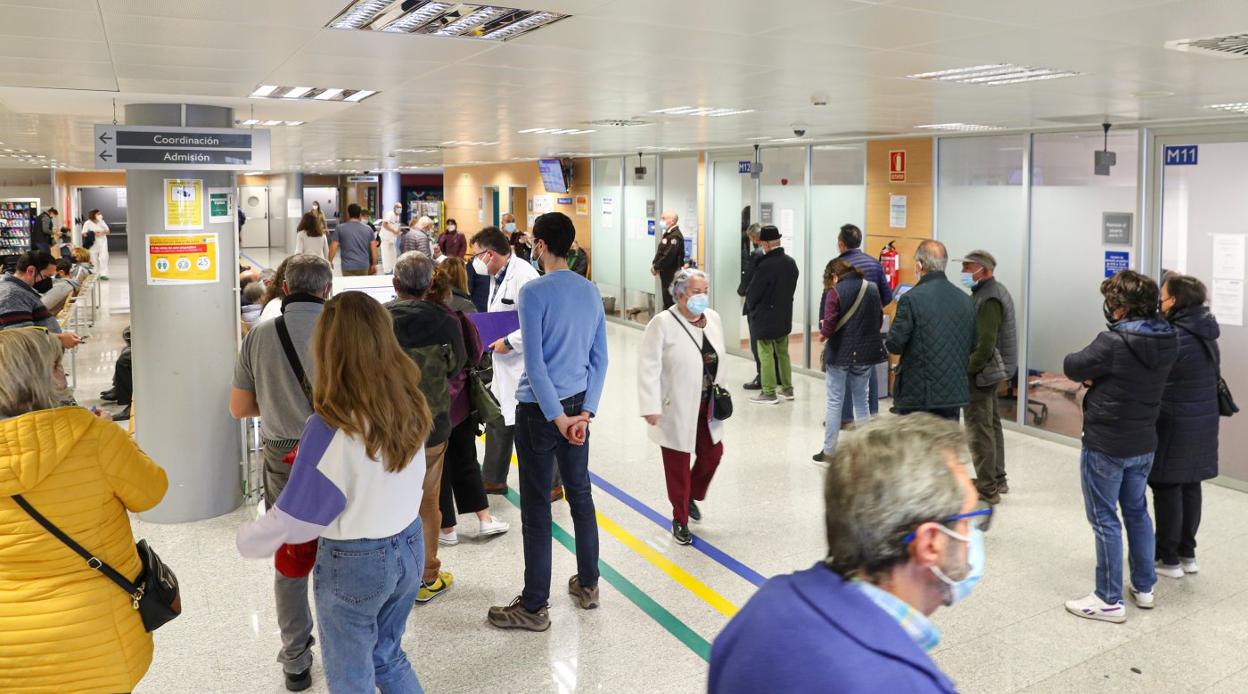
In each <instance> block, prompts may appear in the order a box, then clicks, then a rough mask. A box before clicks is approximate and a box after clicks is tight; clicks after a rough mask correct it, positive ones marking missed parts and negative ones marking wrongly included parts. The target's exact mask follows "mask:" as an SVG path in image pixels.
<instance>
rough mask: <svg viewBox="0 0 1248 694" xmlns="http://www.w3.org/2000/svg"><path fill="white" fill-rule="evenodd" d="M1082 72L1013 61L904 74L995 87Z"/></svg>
mask: <svg viewBox="0 0 1248 694" xmlns="http://www.w3.org/2000/svg"><path fill="white" fill-rule="evenodd" d="M1083 74H1084V73H1082V72H1075V71H1073V70H1055V69H1053V68H1047V67H1030V66H1027V65H1015V64H1013V63H991V64H988V65H974V66H971V67H959V68H952V69H949V70H937V71H935V72H919V73H915V74H913V75H906V77H907V78H908V79H912V80H931V81H935V82H961V83H963V84H981V85H985V86H989V87H996V86H1000V85H1003V84H1017V83H1019V82H1037V81H1041V80H1053V79H1061V78H1063V77H1079V76H1082V75H1083Z"/></svg>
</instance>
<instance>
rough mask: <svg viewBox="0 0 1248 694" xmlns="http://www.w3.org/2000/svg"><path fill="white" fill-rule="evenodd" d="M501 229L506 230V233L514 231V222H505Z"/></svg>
mask: <svg viewBox="0 0 1248 694" xmlns="http://www.w3.org/2000/svg"><path fill="white" fill-rule="evenodd" d="M503 231H506V232H507V233H508V234H514V233H516V223H515V222H507V223H506V224H504V225H503Z"/></svg>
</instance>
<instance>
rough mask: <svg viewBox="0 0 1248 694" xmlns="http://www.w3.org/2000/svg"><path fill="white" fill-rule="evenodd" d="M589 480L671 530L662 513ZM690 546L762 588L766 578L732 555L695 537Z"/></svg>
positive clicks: (592, 476) (593, 477)
mask: <svg viewBox="0 0 1248 694" xmlns="http://www.w3.org/2000/svg"><path fill="white" fill-rule="evenodd" d="M589 479H590V480H591V481H592V482H593V483H594V484H595V485H597V486H598V487H599V488H601V489H602V490H603V491H605V492H606V493H608V494H610V495H611V496H613V497H615V498H616V499H617V500H619V501H620V503H622V504H624V505H625V506H628V507H629V508H631V509H633V510H634V511H636V512H637V513H640V514H641V515H643V516H645V517H646V518H649V519H650V520H652V521H654V523H655V524H656V525H658V526H659V527H660V528H663V529H664V530H671V528H672V521H671V519H669V518H667V517H665V516H664V515H663V514H662V513H659V512H658V511H655V510H654V509H652V508H650V507H649V506H647V505H645V504H644V503H642V502H641V501H638V500H637V499H636V498H634V497H633V496H632V495H630V494H629V493H628V492H626V491H624V490H623V489H620V488H619V487H617V486H615V485H614V484H611V483H610V482H608V481H606V480H604V479H603V478H601V477H599V476H598V475H597V474H596V473H594V472H590V473H589ZM692 546H693V548H694V549H696V550H698V551H699V552H701V553H703V554H705V555H706V556H708V557H710V558H711V559H714V560H715V561H716V562H718V563H719V564H720V565H721V566H723V567H724V568H726V569H728V570H729V571H731V572H733V573H735V574H736V575H738V576H740V577H741V578H744V579H745V580H747V581H749V582H750V583H753V584H754V585H756V586H762V585H763V582H764V581H766V580H767V579H766V578H764V577H763V575H762V574H760V573H758V572H757V571H755V570H754V569H751V568H750V567H748V566H746V565H745V564H743V563H741V562H740V561H737V560H736V559H735V558H733V557H732V555H730V554H728V553H727V552H725V551H723V550H722V549H720V548H718V547H716V546H715V545H713V544H711V543H709V542H707V541H706V540H703V539H702V538H700V537H698V536H697V535H694V536H693V545H692Z"/></svg>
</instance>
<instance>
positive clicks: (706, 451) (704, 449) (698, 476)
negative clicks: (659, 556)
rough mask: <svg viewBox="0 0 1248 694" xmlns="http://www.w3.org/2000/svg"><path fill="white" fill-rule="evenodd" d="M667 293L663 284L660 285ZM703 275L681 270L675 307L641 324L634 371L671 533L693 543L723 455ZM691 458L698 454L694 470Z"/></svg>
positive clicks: (712, 315)
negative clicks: (692, 527)
mask: <svg viewBox="0 0 1248 694" xmlns="http://www.w3.org/2000/svg"><path fill="white" fill-rule="evenodd" d="M665 289H667V287H665ZM708 289H709V287H708V284H707V278H706V273H704V272H702V271H700V270H679V271H677V272H676V275H675V277H674V278H673V280H672V283H671V285H670V290H671V295H672V299H673V301H674V304H673V305H672V307H671V308H669V309H667V310H666V311H660V312H659V313H658V314H657V315H656V316H655V317H654V318H652V319H650V323H649V324H647V325H646V332H645V335H644V336H643V337H642V339H641V354H640V358H639V360H638V362H639V363H638V368H637V394H638V400H639V401H640V406H641V416H642V418H644V419H645V420H646V423H647V424H649V425H650V426H649V430H648V432H647V433H648V434H649V436H650V440H651V441H654V442H655V443H657V444H659V446H660V448H661V450H662V455H663V469H664V473H665V475H666V477H667V497H668V499H669V500H670V501H671V502H672V536H673V537H674V538H676V541H677V542H678V543H680V544H682V545H687V544H690V543H691V542H693V534H692V533H690V532H689V521H690V519H692V520H695V521H700V520H702V512H701V510H700V509H698V504H697V502H698V501H701V500H703V499H705V498H706V491H707V488H708V487H710V485H711V478H712V477H714V476H715V469H716V468H717V467H719V461H720V459H721V458H722V457H723V455H724V444H723V435H724V431H723V430H724V423H723V422H722V421H720V420H718V419H715V417H714V394H713V392H712V391H713V386H714V385H716V384H719V385H722V384H723V382H724V372H725V371H726V369H725V368H724V364H723V359H724V356H725V355H726V354H727V352H725V350H724V328H723V324H722V322H721V321H720V318H719V314H718V313H716V312H715V311H713V310H711V309H710V308H709V305H710V302H709V299H708V297H709V294H708ZM690 454H693V455H695V456H696V460H695V462H694V464H693V469H692V470H691V469H690V467H689V458H690Z"/></svg>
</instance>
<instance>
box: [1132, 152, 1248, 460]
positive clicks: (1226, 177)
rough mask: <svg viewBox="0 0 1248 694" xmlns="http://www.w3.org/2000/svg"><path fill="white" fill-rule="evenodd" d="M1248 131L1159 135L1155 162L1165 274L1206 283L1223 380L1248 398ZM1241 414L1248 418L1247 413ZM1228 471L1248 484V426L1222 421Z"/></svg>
mask: <svg viewBox="0 0 1248 694" xmlns="http://www.w3.org/2000/svg"><path fill="white" fill-rule="evenodd" d="M1245 157H1248V132H1245V133H1239V134H1223V135H1208V134H1206V135H1198V136H1190V135H1189V136H1184V135H1164V136H1159V137H1157V138H1156V141H1155V144H1154V148H1153V162H1154V164H1155V167H1156V169H1157V170H1158V173H1157V174H1156V175H1157V176H1159V177H1160V179H1161V186H1160V195H1155V196H1154V197H1155V204H1154V209H1156V207H1157V206H1160V208H1161V209H1160V214H1159V215H1158V218H1159V220H1160V223H1161V249H1160V250H1161V253H1160V256H1161V258H1160V259H1161V266H1160V270H1161V272H1160V273H1158V274H1159V275H1160V274H1163V273H1166V272H1177V273H1181V274H1185V275H1191V276H1193V277H1196V278H1197V279H1199V280H1200V281H1201V282H1203V283H1204V285H1205V287H1206V288H1207V291H1208V295H1209V307H1210V309H1211V310H1212V312H1213V314H1214V316H1215V317H1216V318H1217V320H1218V325H1219V327H1220V328H1221V331H1222V332H1221V337H1220V338H1219V339H1218V346H1219V348H1220V349H1221V352H1222V377H1223V378H1225V379H1226V382H1227V385H1228V386H1230V389H1231V392H1232V393H1238V394H1240V401H1241V402H1242V401H1243V399H1244V396H1243V395H1242V394H1243V393H1248V361H1245V360H1244V359H1239V358H1236V355H1241V354H1245V353H1248V329H1245V328H1244V280H1245V276H1244V275H1245V263H1246V259H1245V255H1246V254H1245V247H1246V244H1248V229H1245V226H1244V223H1243V220H1245V219H1248V196H1245V195H1244V191H1245V190H1248V168H1245V167H1244V161H1245ZM1240 416H1241V417H1242V416H1243V415H1240ZM1218 449H1219V451H1220V453H1221V455H1220V456H1219V467H1220V472H1221V474H1222V475H1224V476H1225V477H1228V478H1231V479H1234V480H1238V481H1240V482H1246V483H1248V457H1245V456H1244V455H1242V454H1240V455H1234V454H1232V452H1233V451H1243V450H1248V427H1245V426H1242V423H1241V425H1240V426H1236V425H1234V424H1233V423H1232V422H1231V420H1230V419H1226V418H1223V419H1222V428H1221V436H1220V440H1219V446H1218Z"/></svg>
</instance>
